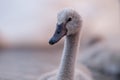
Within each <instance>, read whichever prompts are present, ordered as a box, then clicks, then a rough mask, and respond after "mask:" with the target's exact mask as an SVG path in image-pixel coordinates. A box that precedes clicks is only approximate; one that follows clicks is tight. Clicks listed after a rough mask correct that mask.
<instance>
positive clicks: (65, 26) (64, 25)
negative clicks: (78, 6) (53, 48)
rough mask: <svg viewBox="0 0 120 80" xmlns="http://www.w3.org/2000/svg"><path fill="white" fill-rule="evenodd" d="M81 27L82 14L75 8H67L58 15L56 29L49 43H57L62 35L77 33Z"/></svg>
mask: <svg viewBox="0 0 120 80" xmlns="http://www.w3.org/2000/svg"><path fill="white" fill-rule="evenodd" d="M80 29H81V18H80V15H79V14H78V13H77V12H76V11H75V10H73V9H70V8H65V9H63V10H62V11H60V12H59V13H58V15H57V25H56V31H55V33H54V35H53V37H52V38H51V39H50V41H49V44H51V45H53V44H55V43H57V42H58V41H59V40H60V39H61V38H62V37H64V36H69V35H73V34H75V33H77V32H78V31H80Z"/></svg>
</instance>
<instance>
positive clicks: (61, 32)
mask: <svg viewBox="0 0 120 80" xmlns="http://www.w3.org/2000/svg"><path fill="white" fill-rule="evenodd" d="M66 34H67V29H66V28H65V24H63V23H62V24H57V27H56V31H55V33H54V35H53V37H52V38H51V39H50V40H49V44H51V45H53V44H55V43H57V42H58V41H59V40H60V39H61V38H62V37H64V36H65V35H66Z"/></svg>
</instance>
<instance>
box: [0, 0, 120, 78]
mask: <svg viewBox="0 0 120 80" xmlns="http://www.w3.org/2000/svg"><path fill="white" fill-rule="evenodd" d="M66 7H70V8H73V9H75V10H76V11H77V12H79V14H80V15H81V17H82V20H83V34H82V39H81V46H80V53H81V54H80V55H78V63H83V64H85V65H86V66H88V68H90V69H91V68H92V69H93V68H94V69H95V70H97V71H98V73H100V71H101V70H102V72H104V73H105V74H106V73H107V76H108V74H109V73H110V75H119V74H120V63H119V62H120V61H119V59H120V54H119V52H120V1H119V0H74V1H73V0H0V80H36V79H37V78H38V77H39V76H40V75H41V74H43V73H45V72H47V71H50V70H53V69H55V68H57V67H58V64H59V61H60V57H61V53H62V48H63V39H62V40H61V41H60V42H59V43H58V44H56V45H54V46H49V44H48V41H49V39H50V38H51V36H52V35H53V33H54V30H55V26H56V23H57V17H56V16H57V13H58V12H59V11H60V10H61V9H63V8H66ZM100 51H101V52H100ZM98 53H99V55H98V56H95V57H94V58H93V57H92V55H93V54H98ZM81 56H82V58H81ZM116 56H117V57H116ZM88 57H89V58H88ZM91 57H92V60H91ZM56 59H57V60H56ZM88 59H90V60H88ZM101 65H103V66H101ZM111 66H112V67H111ZM99 70H100V71H99ZM97 71H96V72H97ZM119 79H120V78H119ZM119 79H118V80H119ZM105 80H106V79H105ZM108 80H110V79H108ZM111 80H114V79H111Z"/></svg>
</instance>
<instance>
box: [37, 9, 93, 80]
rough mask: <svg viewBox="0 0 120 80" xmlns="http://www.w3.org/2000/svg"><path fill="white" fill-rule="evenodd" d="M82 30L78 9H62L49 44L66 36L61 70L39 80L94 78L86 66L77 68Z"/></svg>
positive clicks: (87, 79) (84, 79) (86, 79)
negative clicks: (77, 55)
mask: <svg viewBox="0 0 120 80" xmlns="http://www.w3.org/2000/svg"><path fill="white" fill-rule="evenodd" d="M80 30H81V20H80V15H79V14H78V13H77V12H76V11H74V10H73V9H63V10H62V11H60V13H59V14H58V22H57V28H56V31H55V33H54V35H53V37H52V38H51V39H50V41H49V44H51V45H53V44H55V43H57V42H58V41H59V40H60V39H61V38H62V37H63V36H66V38H65V44H64V50H63V55H62V59H61V63H60V67H59V70H56V71H53V72H50V73H47V74H45V75H43V76H42V77H41V78H40V79H39V80H92V78H91V76H90V74H88V73H89V72H87V70H86V68H84V67H81V70H78V69H75V62H76V54H77V48H78V47H79V37H80V35H79V33H80ZM79 69H80V68H79ZM82 70H84V71H82Z"/></svg>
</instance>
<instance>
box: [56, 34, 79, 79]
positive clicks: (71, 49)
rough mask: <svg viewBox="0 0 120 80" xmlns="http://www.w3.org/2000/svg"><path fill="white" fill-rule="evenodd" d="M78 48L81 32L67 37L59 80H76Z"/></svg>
mask: <svg viewBox="0 0 120 80" xmlns="http://www.w3.org/2000/svg"><path fill="white" fill-rule="evenodd" d="M78 46H79V32H78V33H76V34H73V35H69V36H66V38H65V43H64V50H63V55H62V59H61V64H60V68H59V71H58V75H57V80H74V69H75V62H76V54H77V50H78Z"/></svg>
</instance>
